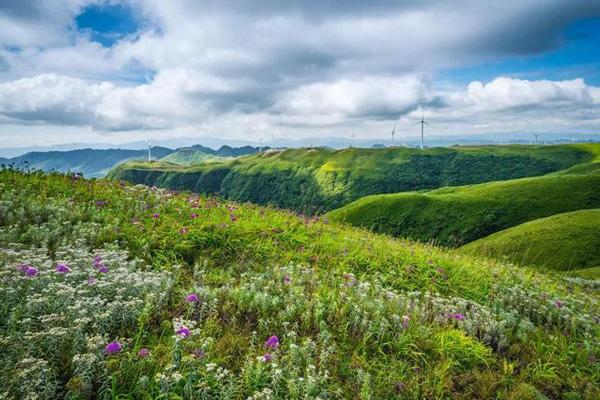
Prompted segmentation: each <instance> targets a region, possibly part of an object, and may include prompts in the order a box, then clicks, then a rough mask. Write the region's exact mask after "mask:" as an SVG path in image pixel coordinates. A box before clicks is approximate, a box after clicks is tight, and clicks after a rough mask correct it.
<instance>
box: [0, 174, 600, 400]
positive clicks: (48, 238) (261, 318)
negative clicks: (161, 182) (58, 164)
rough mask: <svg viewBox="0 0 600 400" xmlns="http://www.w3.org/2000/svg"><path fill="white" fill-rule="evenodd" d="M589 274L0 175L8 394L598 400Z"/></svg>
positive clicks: (216, 206) (204, 202)
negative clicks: (570, 275) (565, 274)
mask: <svg viewBox="0 0 600 400" xmlns="http://www.w3.org/2000/svg"><path fill="white" fill-rule="evenodd" d="M597 288H598V281H592V280H584V279H574V280H566V279H565V278H562V277H558V276H555V275H553V274H542V273H538V272H537V271H535V270H534V269H527V268H514V267H511V266H506V265H503V264H502V263H498V262H497V261H494V260H492V259H480V258H477V257H473V256H471V255H465V254H457V253H456V252H448V251H445V250H443V249H439V248H435V247H430V246H426V245H423V244H419V243H414V242H410V241H406V240H398V239H394V238H391V237H388V236H384V235H377V234H374V233H372V232H368V231H364V230H360V229H357V228H353V227H350V226H347V225H340V224H336V223H333V222H327V221H324V220H323V219H322V218H306V217H300V216H298V215H295V214H294V213H291V212H287V211H279V210H275V209H273V208H270V207H267V208H263V207H259V206H256V205H253V204H238V203H233V202H229V201H225V200H223V199H221V198H212V197H206V196H197V195H192V194H190V193H179V194H178V193H172V192H170V191H167V190H161V189H150V188H147V187H139V186H132V185H127V184H121V183H120V182H114V181H108V180H85V179H73V177H71V176H63V175H59V174H50V175H46V174H42V173H38V172H33V173H28V174H24V173H20V172H16V171H11V170H9V171H0V298H1V299H2V303H1V306H0V343H1V344H2V345H1V346H0V357H1V359H2V363H1V365H0V397H2V398H7V399H13V398H14V399H26V398H42V399H55V398H74V399H75V398H76V399H87V398H115V399H134V398H135V399H138V398H140V399H152V398H165V399H167V398H168V399H191V398H199V399H233V400H242V399H248V398H252V399H265V398H270V399H273V400H276V399H304V398H306V399H309V398H310V399H316V398H321V399H350V398H351V399H361V400H366V399H396V398H407V399H454V398H457V399H535V398H551V399H583V400H587V399H590V400H591V399H598V398H600V370H599V367H600V364H598V358H599V356H600V343H599V342H598V340H597V338H598V337H599V335H600V325H599V324H598V321H600V314H599V310H598V301H599V300H600V294H599V292H598V289H597Z"/></svg>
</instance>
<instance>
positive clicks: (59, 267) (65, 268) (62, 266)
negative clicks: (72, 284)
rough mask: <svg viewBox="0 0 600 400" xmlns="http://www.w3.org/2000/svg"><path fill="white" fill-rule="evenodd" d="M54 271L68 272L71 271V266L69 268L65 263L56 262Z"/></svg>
mask: <svg viewBox="0 0 600 400" xmlns="http://www.w3.org/2000/svg"><path fill="white" fill-rule="evenodd" d="M56 272H58V273H59V274H68V273H69V272H71V268H69V266H68V265H67V264H58V265H57V266H56Z"/></svg>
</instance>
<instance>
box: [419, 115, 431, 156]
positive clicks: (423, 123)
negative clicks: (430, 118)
mask: <svg viewBox="0 0 600 400" xmlns="http://www.w3.org/2000/svg"><path fill="white" fill-rule="evenodd" d="M419 124H421V150H423V149H424V148H425V143H424V138H423V131H424V130H425V125H427V126H428V127H430V128H431V125H429V124H428V123H427V122H426V121H425V113H423V114H422V115H421V120H420V121H419V122H418V123H417V125H419Z"/></svg>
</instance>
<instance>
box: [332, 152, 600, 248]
mask: <svg viewBox="0 0 600 400" xmlns="http://www.w3.org/2000/svg"><path fill="white" fill-rule="evenodd" d="M577 148H579V149H582V150H585V151H587V152H588V154H589V155H590V158H589V159H588V160H587V161H586V162H584V163H582V164H579V165H575V166H573V167H571V168H570V169H568V170H566V171H561V172H556V173H552V174H548V175H546V176H540V177H531V178H522V179H514V180H506V181H499V182H489V183H482V184H477V185H467V186H458V187H446V188H441V189H437V190H433V191H428V192H420V193H418V192H408V193H396V194H385V195H373V196H367V197H364V198H361V199H359V200H357V201H355V202H353V203H351V204H349V205H347V206H345V207H342V208H340V209H338V210H334V211H332V212H330V213H329V214H327V215H328V217H329V218H331V219H333V220H336V221H344V222H347V223H350V224H352V225H356V226H361V227H365V228H369V229H372V230H374V231H376V232H381V233H387V234H391V235H394V236H401V237H407V238H412V239H416V240H420V241H430V240H434V241H436V242H437V243H439V244H442V245H444V246H459V245H462V244H465V243H468V242H471V241H473V240H476V239H479V238H482V237H486V236H488V235H490V234H492V233H494V232H498V231H501V230H504V229H507V228H510V227H513V226H516V225H519V224H522V223H524V222H527V221H532V220H535V219H538V218H543V217H547V216H551V215H554V214H559V213H564V212H568V211H575V210H580V209H591V208H599V207H600V191H599V190H598V188H600V169H599V168H597V166H598V165H600V163H598V158H597V154H598V149H599V148H600V145H578V146H577Z"/></svg>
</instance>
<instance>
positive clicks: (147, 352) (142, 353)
mask: <svg viewBox="0 0 600 400" xmlns="http://www.w3.org/2000/svg"><path fill="white" fill-rule="evenodd" d="M138 356H139V357H140V358H148V357H149V356H150V350H148V349H147V348H145V347H142V348H141V349H140V351H138Z"/></svg>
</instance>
